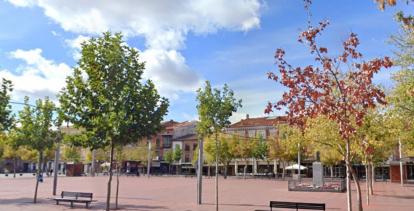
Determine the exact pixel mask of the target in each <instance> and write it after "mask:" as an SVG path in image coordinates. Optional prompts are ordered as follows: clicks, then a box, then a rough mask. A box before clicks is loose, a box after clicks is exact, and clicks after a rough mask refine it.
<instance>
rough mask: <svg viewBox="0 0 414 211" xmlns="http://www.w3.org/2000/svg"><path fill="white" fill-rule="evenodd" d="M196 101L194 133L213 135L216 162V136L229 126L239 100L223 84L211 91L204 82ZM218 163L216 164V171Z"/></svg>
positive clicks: (217, 147) (239, 102) (238, 105)
mask: <svg viewBox="0 0 414 211" xmlns="http://www.w3.org/2000/svg"><path fill="white" fill-rule="evenodd" d="M196 100H197V101H198V102H199V104H198V105H197V111H198V115H199V118H200V121H199V123H198V125H197V127H196V133H197V134H199V135H200V136H202V137H208V136H211V135H213V134H214V140H215V142H216V161H217V160H218V157H219V150H220V148H219V146H218V140H217V138H218V134H219V133H220V132H221V131H222V130H223V129H224V128H225V127H228V126H229V125H230V121H229V118H230V116H231V115H232V113H233V112H236V111H237V108H238V107H241V102H242V101H241V100H239V101H237V100H236V99H235V98H234V93H233V91H232V90H230V89H229V88H228V86H227V84H224V87H223V90H222V91H221V90H219V89H214V90H212V88H211V85H210V82H209V81H206V86H205V87H204V91H202V89H201V88H200V89H198V90H197V97H196ZM217 169H218V162H216V171H217ZM215 192H216V211H218V174H216V191H215Z"/></svg>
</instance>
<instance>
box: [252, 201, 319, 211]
mask: <svg viewBox="0 0 414 211" xmlns="http://www.w3.org/2000/svg"><path fill="white" fill-rule="evenodd" d="M273 208H289V209H296V210H300V209H302V210H325V204H323V203H306V202H284V201H270V210H273ZM256 211H264V210H256Z"/></svg>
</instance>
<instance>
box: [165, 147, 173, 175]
mask: <svg viewBox="0 0 414 211" xmlns="http://www.w3.org/2000/svg"><path fill="white" fill-rule="evenodd" d="M164 161H165V162H166V163H168V169H169V174H171V164H172V163H173V162H174V159H173V152H172V150H170V149H169V150H167V151H165V153H164Z"/></svg>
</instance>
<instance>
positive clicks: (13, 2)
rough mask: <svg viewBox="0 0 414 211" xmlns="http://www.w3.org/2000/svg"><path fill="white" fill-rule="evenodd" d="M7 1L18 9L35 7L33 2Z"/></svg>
mask: <svg viewBox="0 0 414 211" xmlns="http://www.w3.org/2000/svg"><path fill="white" fill-rule="evenodd" d="M8 1H9V2H10V3H12V4H14V5H16V6H18V7H31V6H34V5H35V2H34V0H8Z"/></svg>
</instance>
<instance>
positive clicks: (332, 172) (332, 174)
mask: <svg viewBox="0 0 414 211" xmlns="http://www.w3.org/2000/svg"><path fill="white" fill-rule="evenodd" d="M330 168H331V180H333V179H334V168H333V166H330Z"/></svg>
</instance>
